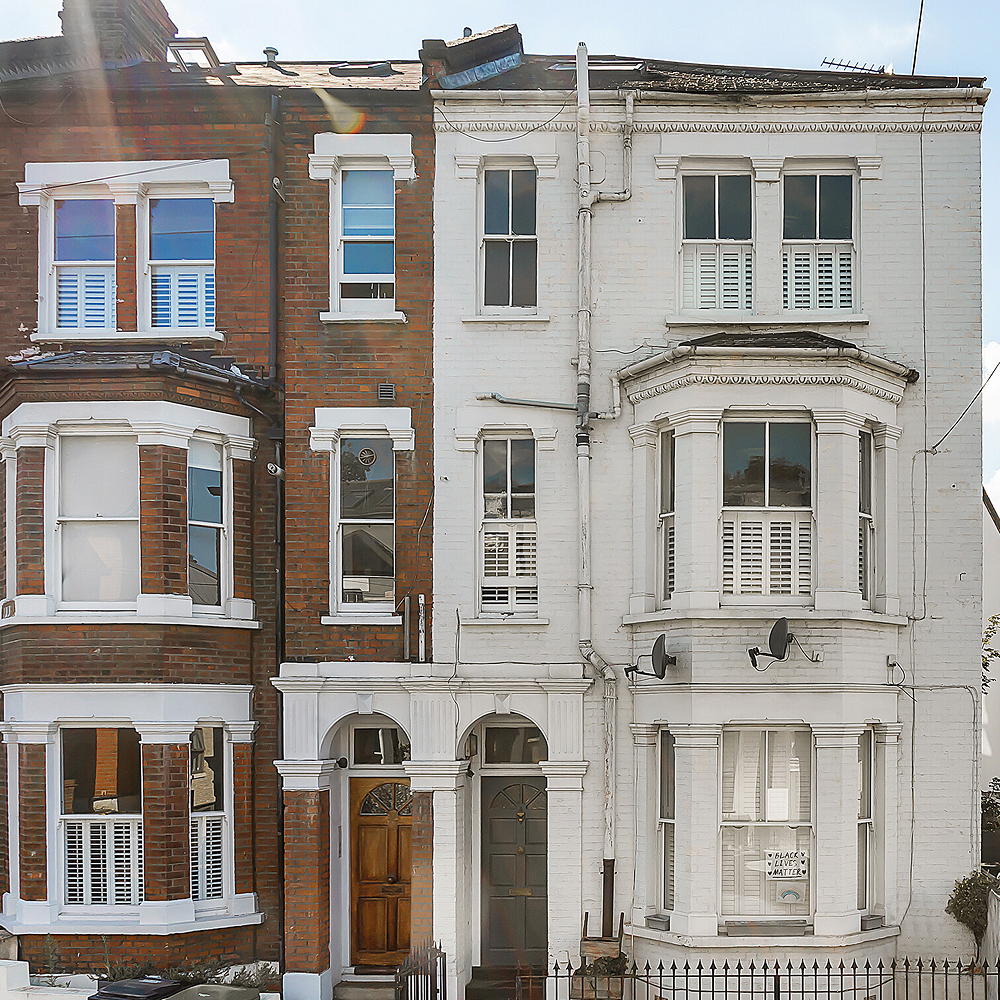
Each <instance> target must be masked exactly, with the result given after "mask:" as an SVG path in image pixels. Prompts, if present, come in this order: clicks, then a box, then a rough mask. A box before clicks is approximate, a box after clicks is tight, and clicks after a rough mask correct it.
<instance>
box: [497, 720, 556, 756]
mask: <svg viewBox="0 0 1000 1000" xmlns="http://www.w3.org/2000/svg"><path fill="white" fill-rule="evenodd" d="M484 742H485V744H486V745H485V748H484V756H483V763H485V764H537V763H538V762H539V761H540V760H546V759H547V758H548V755H549V751H548V747H547V746H546V745H545V737H544V736H542V734H541V732H540V731H539V730H538V729H537V728H536V727H535V726H487V727H486V739H485V741H484Z"/></svg>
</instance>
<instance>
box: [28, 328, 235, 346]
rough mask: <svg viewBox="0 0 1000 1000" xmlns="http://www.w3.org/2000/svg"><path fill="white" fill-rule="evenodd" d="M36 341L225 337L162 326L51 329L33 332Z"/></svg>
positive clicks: (117, 341)
mask: <svg viewBox="0 0 1000 1000" xmlns="http://www.w3.org/2000/svg"><path fill="white" fill-rule="evenodd" d="M30 339H31V340H33V341H35V342H39V341H41V342H45V343H61V344H68V343H81V344H120V343H134V342H136V341H154V342H158V343H159V342H162V341H164V340H183V341H189V340H214V341H220V340H224V339H225V334H224V333H223V332H222V331H221V330H206V329H201V328H197V327H160V328H158V329H156V330H138V331H136V330H132V331H126V330H51V331H48V332H41V331H39V332H37V333H33V334H32V335H31V337H30Z"/></svg>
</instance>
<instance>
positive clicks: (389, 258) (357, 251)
mask: <svg viewBox="0 0 1000 1000" xmlns="http://www.w3.org/2000/svg"><path fill="white" fill-rule="evenodd" d="M395 270H396V244H395V243H392V242H391V241H387V242H384V243H383V242H378V243H345V244H344V274H393V273H394V272H395Z"/></svg>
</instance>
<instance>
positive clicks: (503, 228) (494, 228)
mask: <svg viewBox="0 0 1000 1000" xmlns="http://www.w3.org/2000/svg"><path fill="white" fill-rule="evenodd" d="M483 188H484V198H485V201H486V211H485V230H484V231H485V232H487V233H499V234H501V235H504V236H506V235H508V234H509V233H510V212H509V207H510V171H509V170H487V171H486V174H485V177H484V179H483Z"/></svg>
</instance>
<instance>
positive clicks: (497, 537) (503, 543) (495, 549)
mask: <svg viewBox="0 0 1000 1000" xmlns="http://www.w3.org/2000/svg"><path fill="white" fill-rule="evenodd" d="M509 575H510V533H509V531H507V530H506V529H502V530H499V531H497V530H492V529H490V528H486V529H485V530H484V531H483V576H487V577H491V576H492V577H506V576H509Z"/></svg>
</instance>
